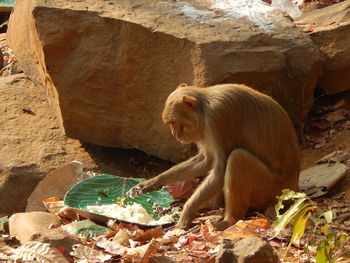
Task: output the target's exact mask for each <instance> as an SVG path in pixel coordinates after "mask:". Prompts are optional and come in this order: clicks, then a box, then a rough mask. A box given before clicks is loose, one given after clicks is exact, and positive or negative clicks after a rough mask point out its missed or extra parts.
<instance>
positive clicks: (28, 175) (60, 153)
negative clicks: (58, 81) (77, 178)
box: [0, 74, 165, 215]
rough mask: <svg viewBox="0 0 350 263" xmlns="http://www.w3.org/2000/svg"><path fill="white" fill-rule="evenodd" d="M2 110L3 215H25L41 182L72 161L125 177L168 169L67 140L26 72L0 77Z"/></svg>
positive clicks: (0, 211)
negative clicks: (29, 202) (15, 213)
mask: <svg viewBox="0 0 350 263" xmlns="http://www.w3.org/2000/svg"><path fill="white" fill-rule="evenodd" d="M0 112H1V114H0V156H1V158H0V215H6V214H7V215H9V214H11V213H14V212H22V211H24V209H25V207H26V202H27V198H28V196H29V195H30V194H31V193H32V191H33V190H34V188H35V186H36V185H37V184H38V182H39V181H40V180H41V179H42V178H43V177H44V176H45V175H46V174H48V173H50V172H51V171H53V170H55V169H57V168H59V167H61V166H63V165H65V164H67V163H69V162H71V161H73V160H77V161H80V162H82V163H83V167H84V168H85V169H88V170H94V171H96V172H104V173H110V174H115V175H119V176H126V177H131V176H134V177H147V176H150V174H153V173H157V172H160V171H162V170H164V169H165V168H164V167H163V166H161V165H159V166H158V165H157V162H155V160H154V159H150V161H152V163H153V164H152V165H151V166H149V165H147V162H148V161H147V160H149V159H147V158H145V157H144V154H142V155H141V154H140V153H135V152H134V151H126V150H124V151H122V150H118V149H108V148H101V147H96V146H91V145H82V144H81V143H80V142H79V141H77V140H73V139H69V138H67V137H66V136H65V135H64V133H63V131H62V130H61V129H60V128H59V124H58V120H57V118H56V117H55V115H54V113H53V111H52V109H51V108H50V105H49V104H48V102H47V100H46V96H45V91H44V89H43V87H41V86H39V87H38V86H36V85H35V84H34V83H33V82H32V81H31V80H29V79H28V78H27V77H26V76H25V75H24V74H17V75H11V76H8V77H0ZM144 169H145V172H143V170H144Z"/></svg>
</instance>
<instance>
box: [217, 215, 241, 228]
mask: <svg viewBox="0 0 350 263" xmlns="http://www.w3.org/2000/svg"><path fill="white" fill-rule="evenodd" d="M237 221H238V220H236V219H235V218H234V217H233V216H225V218H224V220H223V221H221V222H227V224H228V227H229V226H233V225H234V224H236V223H237Z"/></svg>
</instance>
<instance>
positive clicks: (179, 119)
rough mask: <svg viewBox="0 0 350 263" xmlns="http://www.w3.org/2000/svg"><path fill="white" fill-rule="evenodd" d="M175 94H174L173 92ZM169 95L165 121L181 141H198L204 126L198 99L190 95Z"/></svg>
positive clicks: (164, 113) (165, 108) (163, 115)
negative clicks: (201, 120)
mask: <svg viewBox="0 0 350 263" xmlns="http://www.w3.org/2000/svg"><path fill="white" fill-rule="evenodd" d="M172 95H173V94H172ZM172 95H171V96H169V97H168V100H167V102H166V103H165V107H164V110H163V114H162V118H163V121H164V123H166V124H169V126H170V131H171V134H172V135H173V136H174V137H175V138H176V140H178V141H179V142H181V143H192V142H198V141H200V140H201V139H202V137H203V127H202V125H201V122H200V116H199V112H198V101H197V99H196V98H194V97H189V96H181V97H180V98H179V96H174V95H173V96H172Z"/></svg>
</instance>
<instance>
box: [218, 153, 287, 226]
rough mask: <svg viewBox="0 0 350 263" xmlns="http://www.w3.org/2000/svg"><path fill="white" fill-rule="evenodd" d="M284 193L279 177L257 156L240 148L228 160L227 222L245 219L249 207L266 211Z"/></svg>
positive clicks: (225, 190)
mask: <svg viewBox="0 0 350 263" xmlns="http://www.w3.org/2000/svg"><path fill="white" fill-rule="evenodd" d="M280 192H281V182H280V180H279V178H278V177H277V175H274V174H273V173H272V172H271V171H270V169H269V168H268V167H267V166H266V165H265V164H264V163H263V162H262V161H260V160H259V159H258V158H257V157H256V156H255V155H253V154H251V153H250V152H248V151H246V150H244V149H236V150H234V151H232V152H231V154H230V156H229V158H228V159H227V166H226V172H225V186H224V195H225V218H224V220H225V221H228V222H229V223H230V224H233V223H235V221H236V220H239V219H242V218H244V217H245V215H246V212H247V209H248V208H249V207H252V208H255V209H259V210H260V209H266V208H267V207H268V205H269V204H271V203H273V202H274V200H275V198H276V196H277V195H279V194H280Z"/></svg>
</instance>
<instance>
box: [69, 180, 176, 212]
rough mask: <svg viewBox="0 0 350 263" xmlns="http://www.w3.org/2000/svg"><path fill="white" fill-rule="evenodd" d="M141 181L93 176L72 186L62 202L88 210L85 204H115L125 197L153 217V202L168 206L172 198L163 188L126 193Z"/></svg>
mask: <svg viewBox="0 0 350 263" xmlns="http://www.w3.org/2000/svg"><path fill="white" fill-rule="evenodd" d="M142 181H144V179H141V178H124V177H119V176H114V175H109V174H103V175H98V176H94V177H91V178H88V179H86V180H84V181H81V182H80V183H78V184H76V185H75V186H73V187H72V188H71V189H70V190H69V191H68V192H67V193H66V195H65V197H64V203H65V205H67V206H69V207H72V208H76V209H80V210H84V211H88V210H87V206H89V205H108V204H115V203H118V200H119V199H120V198H125V202H126V203H130V204H131V203H138V204H140V205H142V206H143V207H144V208H145V209H146V210H147V212H148V213H149V214H151V215H152V216H153V217H154V218H155V216H156V215H157V214H156V213H155V212H154V210H153V208H152V207H153V204H154V203H156V204H157V205H159V206H161V207H163V208H168V207H170V204H171V202H172V201H173V198H172V196H171V195H170V194H169V193H168V192H166V191H165V190H163V189H161V190H158V191H154V192H151V193H147V194H144V195H141V196H138V197H135V198H130V197H129V196H127V195H126V193H127V192H128V191H129V190H130V188H131V187H133V186H134V185H136V184H138V183H139V182H142ZM116 219H118V218H116Z"/></svg>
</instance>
